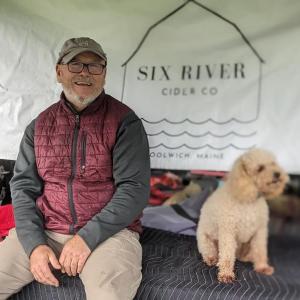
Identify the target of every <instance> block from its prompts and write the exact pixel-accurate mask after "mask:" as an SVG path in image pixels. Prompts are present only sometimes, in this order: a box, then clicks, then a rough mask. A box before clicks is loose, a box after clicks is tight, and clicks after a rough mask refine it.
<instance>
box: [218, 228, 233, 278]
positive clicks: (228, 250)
mask: <svg viewBox="0 0 300 300" xmlns="http://www.w3.org/2000/svg"><path fill="white" fill-rule="evenodd" d="M236 248H237V243H236V240H235V233H234V229H233V228H230V226H225V225H223V226H222V228H220V229H219V261H218V268H219V272H218V280H219V281H220V282H224V283H231V282H232V281H234V279H235V275H234V272H233V269H234V263H235V253H236Z"/></svg>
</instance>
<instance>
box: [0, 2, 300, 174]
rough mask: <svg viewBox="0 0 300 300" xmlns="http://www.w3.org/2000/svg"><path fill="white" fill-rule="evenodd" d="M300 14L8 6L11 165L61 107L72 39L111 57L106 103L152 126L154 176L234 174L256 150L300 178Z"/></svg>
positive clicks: (226, 8) (182, 6)
mask: <svg viewBox="0 0 300 300" xmlns="http://www.w3.org/2000/svg"><path fill="white" fill-rule="evenodd" d="M299 16H300V2H299V1H297V0H289V1H288V2H285V3H283V2H282V1H279V0H264V1H259V0H253V1H239V0H227V1H226V2H224V1H223V2H220V1H217V0H210V1H208V0H207V1H193V0H190V1H179V0H178V1H174V0H164V1H158V0H157V1H152V2H151V5H150V6H149V3H148V1H146V0H131V1H130V0H127V1H125V0H124V1H122V2H121V1H109V0H105V1H104V0H102V1H85V2H76V3H75V2H74V1H64V2H63V3H61V2H60V1H58V0H56V1H50V0H49V1H37V0H31V1H9V2H8V1H6V2H4V3H2V4H1V8H0V51H1V52H0V53H1V56H0V117H1V131H0V141H1V143H0V158H6V159H15V158H16V155H17V152H18V145H19V142H20V139H21V137H22V133H23V130H24V128H25V126H26V125H27V124H28V123H29V122H30V120H31V119H32V118H34V117H35V116H36V115H37V114H38V113H39V112H40V111H41V110H43V109H44V108H45V107H47V106H49V105H50V104H51V103H53V102H56V101H57V100H58V95H59V93H60V90H61V89H60V86H59V85H58V84H57V83H56V79H55V61H56V57H57V54H58V52H59V49H60V47H61V45H62V43H63V42H64V40H66V39H67V38H70V37H74V36H90V37H92V38H94V39H96V40H97V41H99V42H100V43H101V44H102V46H103V48H104V50H105V51H106V52H107V54H108V58H109V60H108V74H107V80H106V81H107V84H106V92H107V93H110V94H111V95H112V96H114V97H116V98H118V99H120V100H122V101H123V102H124V103H126V104H128V105H129V106H130V107H132V108H133V109H134V110H135V111H136V112H137V114H138V115H139V116H140V117H141V119H142V120H143V123H144V126H145V128H146V131H147V134H148V138H149V143H150V157H151V164H152V168H165V169H202V170H228V169H229V168H230V166H231V164H232V161H233V160H234V159H235V158H236V156H238V155H240V154H241V153H242V152H244V151H245V150H247V149H249V148H251V147H255V146H257V147H264V148H267V149H269V150H271V151H273V152H274V153H275V154H276V155H277V156H278V159H279V161H280V162H281V163H282V164H283V166H284V167H285V168H286V169H287V171H288V172H290V173H300V160H299V158H298V152H299V150H300V141H299V139H298V135H297V133H296V132H297V128H298V126H299V123H300V118H299V117H298V113H299V111H300V103H299V101H298V94H299V92H298V85H299V84H298V82H300V71H299V66H300V55H299V54H298V52H299V46H300V39H299V36H300V22H299Z"/></svg>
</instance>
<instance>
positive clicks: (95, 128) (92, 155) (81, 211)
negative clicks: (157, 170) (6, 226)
mask: <svg viewBox="0 0 300 300" xmlns="http://www.w3.org/2000/svg"><path fill="white" fill-rule="evenodd" d="M106 64H107V58H106V55H105V53H104V52H103V50H102V48H101V46H100V45H99V44H98V43H97V42H95V41H94V40H92V39H90V38H85V37H84V38H72V39H69V40H67V41H66V42H65V43H64V45H63V47H62V49H61V52H60V53H59V58H58V61H57V65H56V75H57V81H58V82H59V83H61V85H62V88H63V92H62V94H61V98H60V100H59V101H58V102H57V103H55V104H53V105H51V106H50V107H49V108H48V109H46V110H45V111H43V112H42V113H41V114H40V115H39V116H38V117H37V118H36V119H35V120H33V121H32V122H31V123H30V125H29V126H28V127H27V128H26V131H25V134H24V137H23V139H22V141H21V145H20V151H19V155H18V158H17V161H16V165H15V170H14V176H13V178H12V180H11V190H12V198H13V205H14V210H15V221H16V233H17V236H16V233H15V231H14V230H13V231H12V232H11V233H10V235H9V236H8V237H7V238H6V239H5V240H4V241H3V242H1V244H0V261H1V263H0V299H6V298H7V297H9V296H10V295H11V294H13V293H15V292H17V291H19V290H20V289H21V288H22V287H23V286H24V285H26V284H28V283H29V282H31V281H32V280H34V279H36V280H37V281H39V282H41V283H43V284H48V285H53V286H59V282H58V280H57V279H56V277H55V276H54V274H53V272H52V271H53V269H60V270H61V271H62V272H66V273H67V274H68V275H69V276H75V275H76V274H79V276H80V278H81V280H82V281H83V284H84V286H85V291H86V295H87V299H91V300H95V299H105V300H109V299H115V300H120V299H122V300H125V299H132V298H133V297H134V295H135V293H136V290H137V288H138V286H139V284H140V281H141V259H142V256H141V245H140V243H139V241H138V239H139V233H140V232H141V225H140V221H139V217H140V214H141V212H142V210H143V208H144V207H145V206H146V204H147V201H148V196H149V179H150V164H149V151H148V142H147V137H146V134H145V131H144V128H143V125H142V123H141V121H140V119H139V118H138V117H137V116H136V115H135V113H134V112H133V111H132V110H131V109H130V108H128V107H127V106H126V105H124V104H122V103H121V102H119V101H118V100H116V99H114V98H112V97H111V96H109V95H107V94H105V92H104V90H103V87H104V83H105V76H106Z"/></svg>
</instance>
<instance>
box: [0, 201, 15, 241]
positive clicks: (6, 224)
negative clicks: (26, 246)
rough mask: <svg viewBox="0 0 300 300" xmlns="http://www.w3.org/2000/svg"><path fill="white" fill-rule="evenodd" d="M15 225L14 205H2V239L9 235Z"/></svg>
mask: <svg viewBox="0 0 300 300" xmlns="http://www.w3.org/2000/svg"><path fill="white" fill-rule="evenodd" d="M14 227H15V220H14V212H13V206H12V205H11V204H7V205H3V206H0V241H1V239H2V238H4V237H6V236H7V235H8V232H9V230H10V229H12V228H14Z"/></svg>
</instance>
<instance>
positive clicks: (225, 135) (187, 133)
mask: <svg viewBox="0 0 300 300" xmlns="http://www.w3.org/2000/svg"><path fill="white" fill-rule="evenodd" d="M161 134H163V135H167V136H170V137H179V136H182V135H185V134H186V135H188V136H190V137H194V138H201V137H205V136H208V135H211V136H213V137H216V138H224V137H227V136H229V135H235V136H238V137H241V138H249V137H252V136H254V135H256V134H257V131H253V132H250V133H248V134H240V133H237V132H235V131H230V132H228V133H226V134H224V135H218V134H214V133H212V132H210V131H207V132H205V133H203V134H192V133H189V132H187V131H183V132H181V133H178V134H171V133H168V132H166V131H164V130H162V131H160V132H158V133H147V135H148V136H158V135H161Z"/></svg>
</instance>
